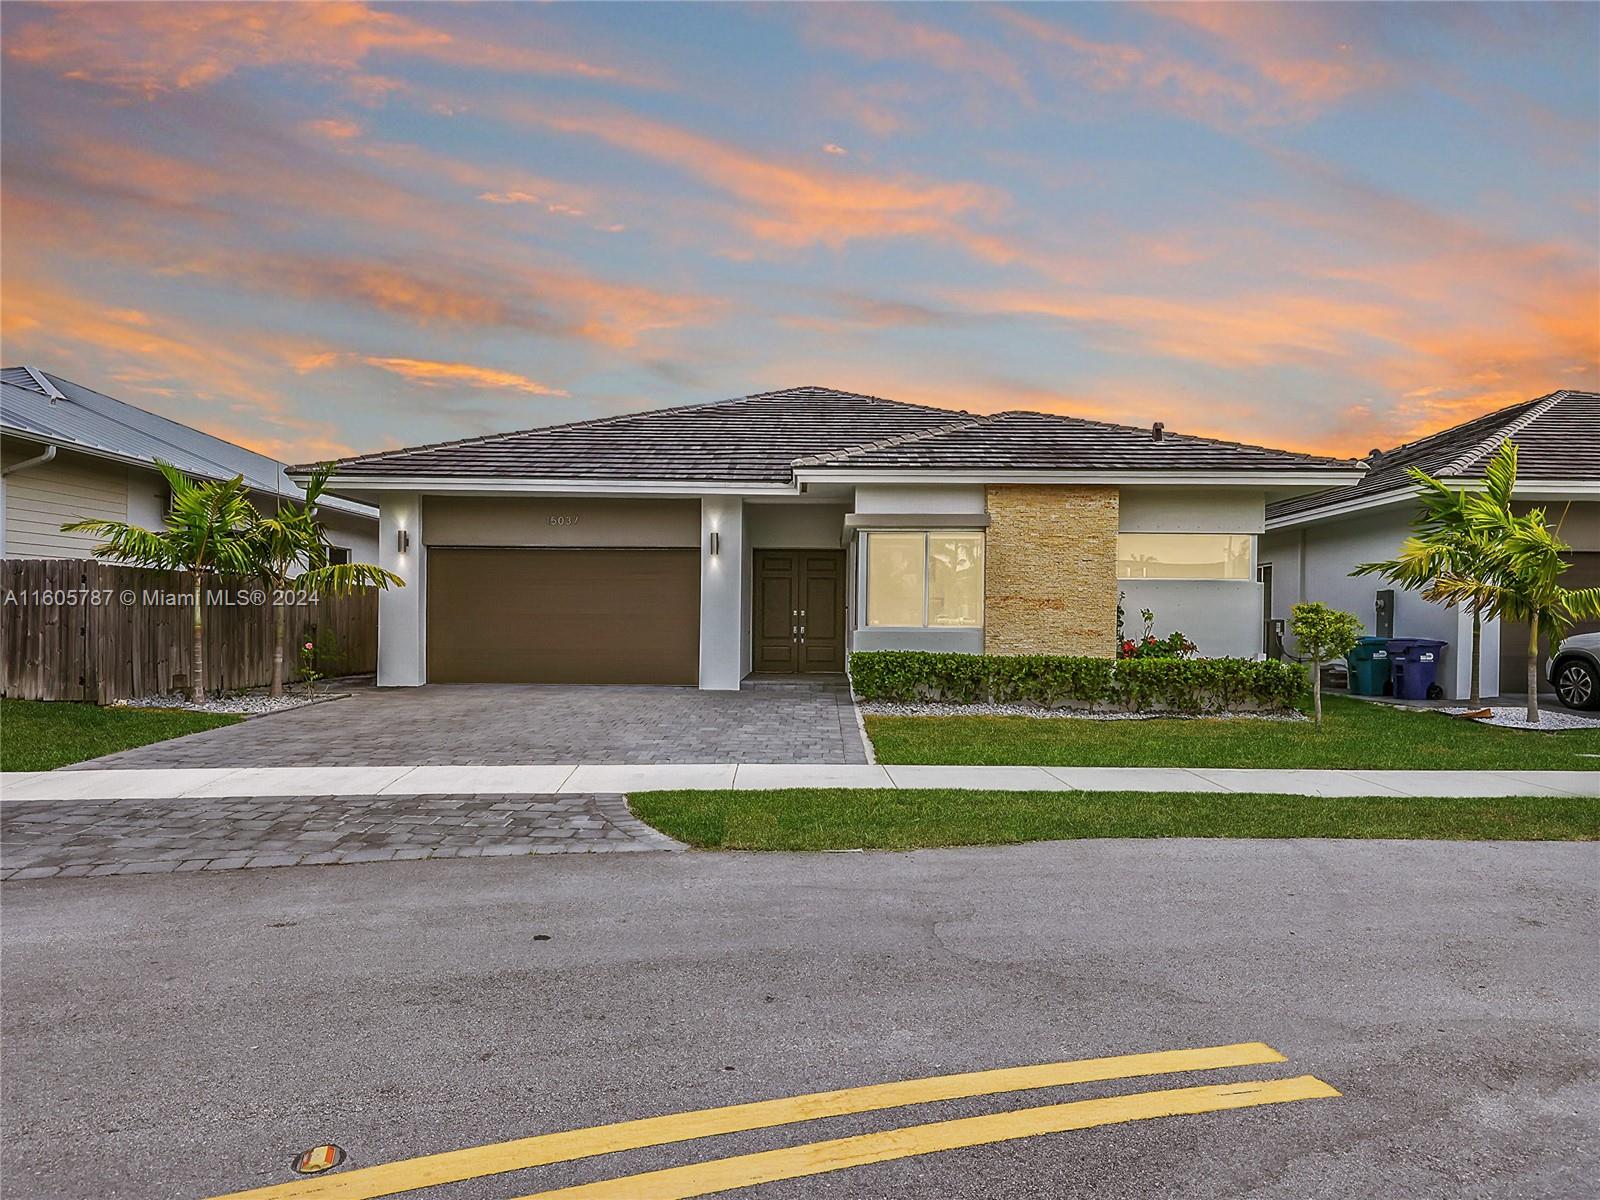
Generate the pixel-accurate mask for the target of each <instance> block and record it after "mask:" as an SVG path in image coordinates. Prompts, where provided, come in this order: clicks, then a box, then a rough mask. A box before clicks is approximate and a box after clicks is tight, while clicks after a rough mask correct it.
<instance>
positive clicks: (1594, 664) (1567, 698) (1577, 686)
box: [1544, 633, 1600, 708]
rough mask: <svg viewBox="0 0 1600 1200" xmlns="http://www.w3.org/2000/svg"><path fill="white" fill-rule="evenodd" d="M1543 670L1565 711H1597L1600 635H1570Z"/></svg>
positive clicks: (1598, 703) (1599, 701)
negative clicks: (1579, 709) (1590, 709)
mask: <svg viewBox="0 0 1600 1200" xmlns="http://www.w3.org/2000/svg"><path fill="white" fill-rule="evenodd" d="M1544 669H1545V674H1546V675H1547V676H1549V679H1550V682H1551V683H1553V684H1555V688H1556V695H1557V696H1559V697H1560V698H1561V703H1563V704H1565V705H1566V706H1567V707H1568V708H1600V633H1576V634H1573V635H1572V636H1571V637H1569V638H1568V639H1567V640H1566V641H1564V642H1562V643H1561V649H1559V650H1557V651H1556V654H1555V657H1554V658H1552V659H1551V660H1550V661H1549V662H1547V663H1546V664H1545V668H1544Z"/></svg>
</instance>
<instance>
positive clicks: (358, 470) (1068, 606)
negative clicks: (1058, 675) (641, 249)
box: [295, 387, 1363, 689]
mask: <svg viewBox="0 0 1600 1200" xmlns="http://www.w3.org/2000/svg"><path fill="white" fill-rule="evenodd" d="M304 469H305V468H295V470H297V471H303V470H304ZM1362 470H1363V468H1362V467H1361V466H1360V465H1359V464H1357V463H1353V462H1349V461H1345V460H1339V459H1333V458H1322V457H1317V456H1314V455H1309V454H1296V453H1291V452H1288V451H1283V450H1269V449H1263V448H1260V447H1256V446H1245V445H1238V444H1235V443H1232V442H1225V441H1216V440H1211V439H1207V438H1199V437H1187V436H1182V435H1178V434H1173V433H1167V432H1165V431H1164V430H1163V428H1162V427H1161V425H1160V424H1157V425H1156V426H1154V427H1153V428H1151V429H1136V428H1130V427H1127V426H1121V425H1110V424H1104V423H1101V422H1098V421H1087V420H1079V419H1076V418H1073V417H1063V416H1053V415H1048V414H1044V413H1035V412H1005V413H997V414H994V415H990V416H976V415H972V414H969V413H963V412H953V411H950V410H947V409H941V408H930V407H927V406H924V405H919V404H903V403H898V402H895V401H890V400H883V399H878V398H876V397H872V396H863V395H856V394H852V393H848V392H840V391H834V390H832V389H829V388H821V387H802V388H793V389H789V390H785V391H776V392H766V393H762V394H758V395H752V396H745V397H741V398H738V399H733V400H726V401H722V402H720V403H713V404H703V405H695V406H690V407H682V408H669V409H662V410H657V411H653V412H639V413H630V414H627V415H622V416H613V417H605V418H601V419H598V420H591V421H580V422H577V423H574V424H567V425H556V426H550V427H546V428H540V429H529V430H523V431H520V432H515V433H502V434H495V435H492V436H488V437H476V438H468V439H465V440H462V441H453V442H444V443H440V444H436V445H430V446H417V447H412V448H409V449H403V450H389V451H384V452H381V453H377V454H368V455H363V456H360V457H357V458H349V459H344V460H342V461H340V462H339V464H338V466H337V472H336V474H335V477H334V486H335V487H336V488H337V489H338V490H339V491H340V492H341V494H343V495H346V496H349V497H352V498H354V499H357V500H360V501H363V502H366V503H370V504H375V505H377V506H378V508H379V510H380V513H381V517H380V534H379V546H380V554H381V563H382V565H383V566H385V567H387V568H389V569H390V570H392V571H395V572H396V573H398V574H400V575H401V576H403V577H404V578H405V580H406V582H407V586H406V587H405V588H403V589H391V590H390V591H387V592H385V593H383V595H382V597H381V600H380V609H379V661H378V682H379V683H380V684H385V685H414V684H422V683H428V682H434V683H445V682H578V683H678V684H698V685H699V686H700V687H701V688H705V689H736V688H738V687H739V686H740V683H741V681H742V680H743V679H744V678H745V677H746V676H747V675H750V674H752V673H777V674H807V673H831V672H839V671H842V670H843V669H844V667H845V661H846V655H847V654H848V653H849V652H850V651H852V650H866V649H876V648H916V649H926V650H947V651H957V652H967V653H979V652H986V653H991V654H1019V653H1048V654H1087V655H1105V656H1110V655H1111V654H1113V653H1114V650H1115V634H1116V624H1117V605H1118V594H1119V592H1121V593H1123V594H1124V596H1125V599H1124V605H1125V607H1126V610H1127V612H1128V613H1129V614H1130V620H1129V626H1130V628H1131V629H1134V630H1137V629H1139V628H1140V621H1139V617H1138V615H1137V614H1138V612H1139V610H1140V609H1141V608H1150V609H1152V610H1154V612H1155V614H1156V619H1157V627H1158V630H1161V631H1165V630H1167V629H1171V628H1174V627H1176V628H1179V629H1182V630H1183V631H1184V632H1185V633H1186V634H1188V635H1189V637H1190V638H1191V639H1192V640H1194V641H1195V642H1196V643H1197V644H1198V646H1199V648H1200V651H1201V652H1202V653H1203V654H1207V655H1255V654H1258V653H1260V652H1261V650H1262V638H1263V617H1264V613H1263V608H1262V589H1261V587H1260V585H1259V584H1258V583H1257V581H1256V542H1257V538H1258V537H1259V536H1260V534H1261V532H1262V530H1263V527H1264V522H1265V517H1266V506H1267V503H1268V501H1270V500H1276V499H1279V498H1282V497H1287V496H1293V495H1296V494H1299V493H1303V492H1308V491H1322V490H1326V489H1327V488H1328V487H1330V486H1336V485H1345V484H1352V483H1355V482H1356V481H1357V480H1358V479H1359V478H1360V476H1361V473H1362Z"/></svg>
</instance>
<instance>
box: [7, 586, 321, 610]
mask: <svg viewBox="0 0 1600 1200" xmlns="http://www.w3.org/2000/svg"><path fill="white" fill-rule="evenodd" d="M200 598H201V602H202V603H203V604H204V605H205V606H206V607H207V608H260V607H262V606H263V605H266V604H271V605H273V606H274V607H278V606H289V607H294V606H298V605H310V604H316V603H317V601H318V597H317V595H316V593H314V592H304V591H296V590H295V589H294V588H265V587H259V586H256V587H226V586H219V587H210V588H202V589H201V597H200ZM194 602H195V595H194V592H193V591H192V590H187V589H186V590H172V589H168V588H155V587H150V588H131V587H124V588H91V587H81V588H7V589H6V591H5V593H4V595H0V606H4V607H6V608H25V607H43V608H51V607H54V608H108V607H111V606H113V605H121V606H122V607H124V608H132V607H134V606H136V605H137V606H141V607H145V608H189V607H192V606H193V605H194Z"/></svg>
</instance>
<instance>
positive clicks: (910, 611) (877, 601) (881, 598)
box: [863, 532, 983, 629]
mask: <svg viewBox="0 0 1600 1200" xmlns="http://www.w3.org/2000/svg"><path fill="white" fill-rule="evenodd" d="M863 536H864V538H865V541H866V554H865V556H864V557H865V559H866V581H867V604H866V609H867V625H868V626H869V627H873V628H884V627H892V628H900V629H907V628H910V629H939V628H945V629H975V628H977V627H979V626H981V625H982V624H983V534H981V533H909V532H907V533H902V532H893V533H890V532H881V533H868V534H865V535H863Z"/></svg>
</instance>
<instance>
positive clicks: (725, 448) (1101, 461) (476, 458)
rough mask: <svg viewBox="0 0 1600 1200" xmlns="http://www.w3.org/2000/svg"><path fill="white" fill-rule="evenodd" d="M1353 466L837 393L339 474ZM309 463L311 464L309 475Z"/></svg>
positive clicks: (559, 428) (643, 418)
mask: <svg viewBox="0 0 1600 1200" xmlns="http://www.w3.org/2000/svg"><path fill="white" fill-rule="evenodd" d="M1352 465H1353V464H1351V463H1350V462H1348V461H1345V460H1340V459H1332V458H1321V457H1318V456H1315V455H1309V454H1295V453H1291V452H1289V451H1286V450H1268V449H1264V448H1261V447H1258V446H1244V445H1239V444H1237V443H1234V442H1223V441H1213V440H1210V439H1207V438H1196V437H1186V436H1183V435H1181V434H1166V435H1165V436H1164V437H1163V439H1162V440H1161V441H1156V440H1155V439H1154V438H1153V437H1152V435H1151V432H1150V430H1148V429H1135V428H1130V427H1128V426H1123V425H1109V424H1105V423H1103V422H1100V421H1086V420H1081V419H1079V418H1076V417H1062V416H1052V415H1049V414H1046V413H1024V412H1013V413H1000V414H997V415H993V416H975V415H973V414H970V413H964V412H955V411H952V410H950V409H943V408H930V407H928V406H926V405H921V404H905V403H902V402H900V401H895V400H884V399H881V398H879V397H876V396H863V395H859V394H857V393H853V392H840V391H835V390H833V389H831V388H821V387H800V388H789V389H786V390H783V391H776V392H761V393H758V394H756V395H751V396H742V397H739V398H737V399H733V400H724V401H721V402H719V403H715V404H702V405H693V406H689V407H683V408H667V409H658V410H655V411H653V412H642V413H629V414H626V415H623V416H616V417H602V418H599V419H597V420H593V421H580V422H577V423H575V424H570V425H554V426H549V427H546V428H542V429H526V430H521V431H518V432H515V433H502V434H493V435H490V436H487V437H478V438H469V439H466V440H463V441H455V442H442V443H439V444H436V445H432V446H414V447H410V448H407V449H402V450H390V451H384V452H381V453H378V454H367V455H362V456H360V457H357V458H349V459H343V460H341V462H340V463H339V470H338V474H339V478H340V479H341V480H343V481H345V482H347V483H350V484H354V483H356V482H357V481H359V480H360V479H362V478H363V477H366V478H373V477H380V476H384V477H386V476H401V477H419V478H430V477H431V478H452V479H473V478H482V479H493V478H519V479H540V478H548V479H616V480H662V481H675V482H676V481H684V482H696V481H704V482H717V483H752V484H755V483H767V484H789V483H792V482H793V480H794V472H795V469H796V468H797V467H804V468H807V469H809V470H818V471H828V470H835V469H843V468H851V467H855V468H860V469H875V470H876V469H881V470H913V471H914V470H928V471H944V470H951V469H966V470H983V469H986V468H995V469H1002V470H1039V471H1052V470H1053V471H1062V470H1067V471H1071V470H1107V469H1110V470H1120V469H1127V470H1207V469H1216V470H1246V471H1248V470H1285V469H1289V470H1313V471H1316V470H1341V471H1348V470H1350V469H1351V468H1352ZM295 469H297V470H298V469H299V468H295Z"/></svg>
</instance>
